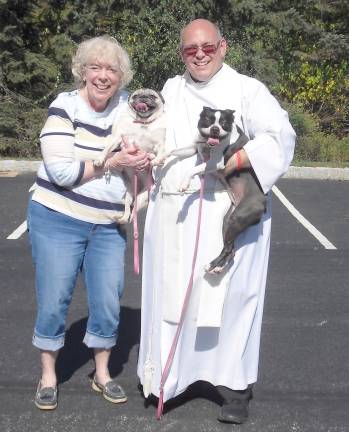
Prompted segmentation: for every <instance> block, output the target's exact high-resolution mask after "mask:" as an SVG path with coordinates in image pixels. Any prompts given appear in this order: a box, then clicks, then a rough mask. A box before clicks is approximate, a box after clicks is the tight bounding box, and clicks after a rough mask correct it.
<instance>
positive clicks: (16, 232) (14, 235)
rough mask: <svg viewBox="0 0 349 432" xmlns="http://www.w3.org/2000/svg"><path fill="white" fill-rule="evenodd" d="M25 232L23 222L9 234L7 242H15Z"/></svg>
mask: <svg viewBox="0 0 349 432" xmlns="http://www.w3.org/2000/svg"><path fill="white" fill-rule="evenodd" d="M26 231H27V221H26V220H25V221H24V222H23V223H21V224H20V226H19V227H18V228H16V229H15V230H14V231H13V233H11V234H10V235H9V236H8V237H6V238H7V240H17V239H19V238H20V236H21V235H22V234H24V233H25V232H26Z"/></svg>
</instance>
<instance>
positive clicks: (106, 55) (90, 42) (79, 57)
mask: <svg viewBox="0 0 349 432" xmlns="http://www.w3.org/2000/svg"><path fill="white" fill-rule="evenodd" d="M96 60H99V61H106V62H108V63H110V64H111V65H113V66H116V68H117V70H118V71H119V73H120V88H123V87H125V86H126V85H127V84H128V83H129V82H130V81H131V80H132V77H133V71H132V69H131V61H130V58H129V56H128V54H127V52H126V50H125V49H124V48H123V47H122V46H121V45H120V44H119V42H118V41H117V40H116V39H115V38H113V37H111V36H107V35H105V36H98V37H94V38H92V39H87V40H85V41H83V42H81V43H80V44H79V45H78V49H77V51H76V53H75V55H74V56H73V59H72V73H73V76H74V79H75V82H76V84H77V85H78V87H79V88H81V87H83V86H84V85H85V84H84V75H85V70H86V67H87V66H88V65H90V64H91V63H93V62H94V61H96Z"/></svg>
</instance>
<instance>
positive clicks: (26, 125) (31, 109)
mask: <svg viewBox="0 0 349 432" xmlns="http://www.w3.org/2000/svg"><path fill="white" fill-rule="evenodd" d="M0 104H1V108H2V109H1V114H0V155H1V156H3V157H11V158H12V157H18V158H40V148H39V134H40V131H41V129H42V126H43V124H44V121H45V118H46V114H47V110H46V109H43V108H38V107H36V106H32V105H30V104H29V103H27V102H24V101H20V100H14V99H11V98H10V97H8V96H2V97H0Z"/></svg>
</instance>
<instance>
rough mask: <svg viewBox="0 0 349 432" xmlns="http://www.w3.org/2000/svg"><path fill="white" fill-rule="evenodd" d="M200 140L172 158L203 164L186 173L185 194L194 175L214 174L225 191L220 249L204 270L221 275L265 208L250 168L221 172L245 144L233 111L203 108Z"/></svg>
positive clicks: (178, 151)
mask: <svg viewBox="0 0 349 432" xmlns="http://www.w3.org/2000/svg"><path fill="white" fill-rule="evenodd" d="M233 127H235V128H236V130H237V132H238V134H239V137H238V139H237V140H236V142H235V143H233V144H230V138H231V134H232V131H233ZM198 130H199V137H198V139H197V141H196V142H194V143H193V145H192V146H190V147H185V148H181V149H176V150H174V151H172V152H171V153H170V155H171V156H177V157H179V158H183V157H189V156H192V155H194V154H195V153H199V154H200V156H201V158H202V160H203V162H202V163H201V164H199V165H196V166H195V167H194V168H193V169H192V170H191V171H190V172H188V173H187V174H186V176H185V177H184V178H183V181H182V183H181V185H180V191H181V192H184V191H185V190H186V189H187V188H188V187H189V183H190V180H191V178H192V177H193V176H195V175H200V174H204V173H213V172H216V173H217V175H218V176H219V178H220V180H221V181H222V182H223V184H224V185H225V187H226V188H227V192H228V193H229V196H230V197H231V199H232V205H231V207H230V208H229V210H228V212H227V213H226V215H225V217H224V223H223V242H224V245H223V249H222V251H221V253H220V254H219V255H218V257H217V258H215V259H214V260H213V261H212V262H211V263H210V264H209V265H208V266H207V267H206V271H207V272H209V273H220V272H221V271H222V270H223V268H224V267H225V266H226V264H227V263H228V262H229V261H230V259H231V258H232V257H233V256H234V254H235V250H234V242H235V239H236V237H237V236H238V235H239V234H240V233H241V232H242V231H244V230H245V229H246V228H247V227H249V226H251V225H254V224H256V223H258V222H259V221H260V219H261V217H262V215H263V213H264V212H265V209H266V197H265V195H264V193H263V191H262V189H261V187H260V185H259V183H258V180H257V178H256V175H255V174H254V172H253V170H252V168H243V169H241V170H239V171H238V172H237V171H234V172H233V173H232V174H230V175H228V176H224V175H223V174H222V172H220V170H223V168H224V167H225V164H226V162H227V161H228V159H229V158H230V157H231V156H233V155H234V154H235V153H236V152H237V151H238V150H240V149H242V147H243V146H244V145H245V144H246V143H247V142H248V138H247V136H246V135H245V134H244V132H243V131H242V130H241V128H239V126H238V125H236V124H235V123H234V111H233V110H229V109H226V110H216V109H212V108H209V107H204V108H203V110H202V112H201V114H200V118H199V122H198Z"/></svg>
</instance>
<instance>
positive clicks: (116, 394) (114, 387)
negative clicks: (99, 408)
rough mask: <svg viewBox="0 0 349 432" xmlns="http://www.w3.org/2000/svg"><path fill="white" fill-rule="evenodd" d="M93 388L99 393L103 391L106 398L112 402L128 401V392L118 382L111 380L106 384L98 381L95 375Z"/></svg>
mask: <svg viewBox="0 0 349 432" xmlns="http://www.w3.org/2000/svg"><path fill="white" fill-rule="evenodd" d="M92 388H93V390H95V391H96V392H98V393H102V396H103V397H104V399H106V400H107V401H109V402H112V403H122V402H126V401H127V396H126V393H125V392H124V390H123V388H122V387H121V386H120V385H119V384H118V383H117V382H116V380H111V381H109V382H107V384H106V385H102V384H100V383H99V382H97V380H96V377H95V376H94V377H93V381H92Z"/></svg>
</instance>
